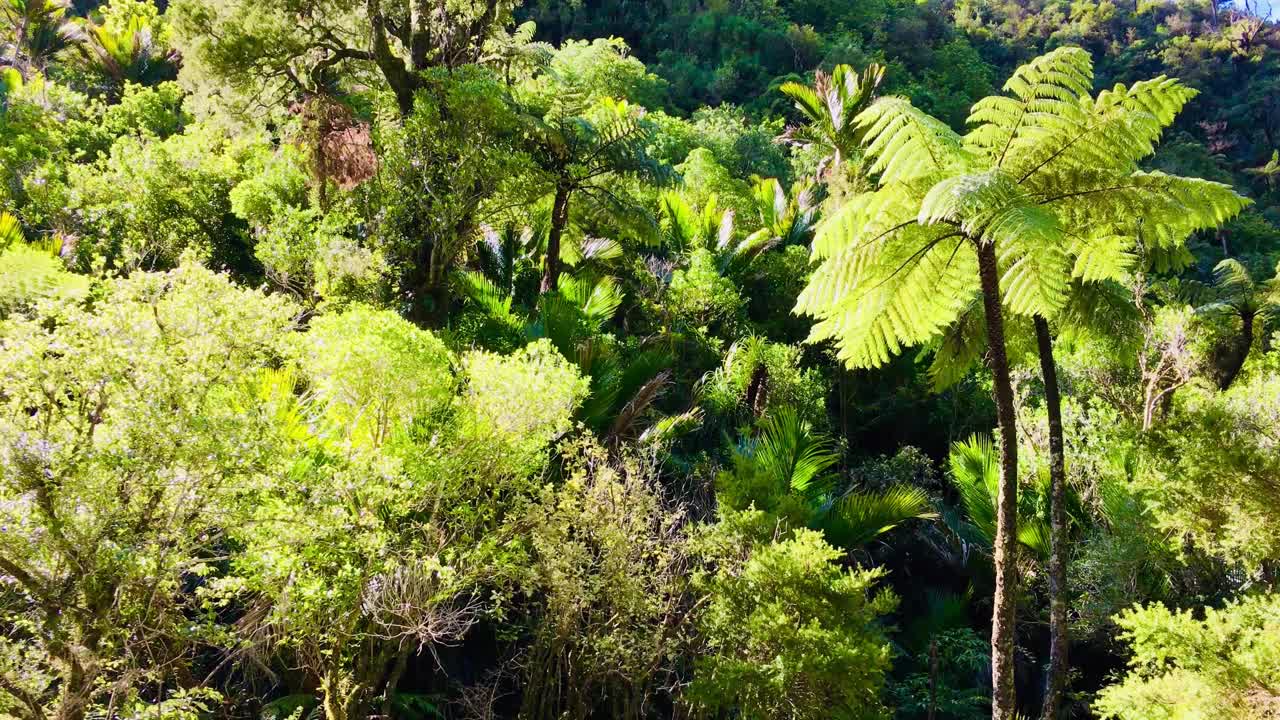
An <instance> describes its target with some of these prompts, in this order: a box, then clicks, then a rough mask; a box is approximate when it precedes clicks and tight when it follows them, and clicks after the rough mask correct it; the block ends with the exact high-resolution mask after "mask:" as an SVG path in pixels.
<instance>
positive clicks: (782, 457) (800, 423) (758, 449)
mask: <svg viewBox="0 0 1280 720" xmlns="http://www.w3.org/2000/svg"><path fill="white" fill-rule="evenodd" d="M754 459H755V462H756V466H757V467H758V468H759V469H760V470H761V471H762V472H763V473H765V474H766V476H768V477H770V478H772V479H773V480H774V481H776V482H777V486H778V487H780V488H785V489H786V490H787V491H788V492H791V493H793V494H795V495H799V496H801V497H804V498H807V499H810V500H812V499H816V498H819V497H822V496H824V495H826V494H827V493H828V492H829V490H830V485H831V479H830V477H828V475H827V471H828V470H830V469H831V467H832V466H834V465H835V464H836V462H837V461H838V460H839V458H838V457H837V455H836V452H835V445H834V444H833V443H832V442H831V440H830V439H829V438H827V437H825V436H822V435H816V434H814V433H813V432H812V430H811V428H810V427H809V424H808V423H807V422H805V421H804V420H803V419H801V418H800V416H799V414H797V413H796V411H795V410H793V409H791V408H780V409H779V410H777V411H776V412H774V413H773V414H772V415H769V416H767V417H765V419H764V421H763V422H762V424H761V428H760V437H759V438H758V439H757V441H756V445H755V451H754Z"/></svg>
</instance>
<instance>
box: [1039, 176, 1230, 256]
mask: <svg viewBox="0 0 1280 720" xmlns="http://www.w3.org/2000/svg"><path fill="white" fill-rule="evenodd" d="M1075 178H1076V179H1075V181H1074V182H1071V183H1069V184H1067V185H1066V186H1064V187H1062V188H1059V189H1058V190H1056V191H1055V192H1053V193H1051V194H1049V195H1046V196H1042V197H1040V198H1039V204H1040V205H1041V206H1042V207H1044V208H1046V209H1049V210H1051V211H1052V212H1054V213H1055V214H1056V215H1057V216H1058V218H1059V219H1060V221H1061V222H1062V224H1063V225H1064V226H1067V227H1087V228H1095V229H1097V230H1099V231H1100V230H1104V229H1106V230H1109V231H1113V232H1115V233H1116V234H1125V235H1136V236H1139V237H1140V238H1141V239H1142V241H1143V243H1144V244H1146V245H1148V246H1151V247H1157V248H1170V247H1176V246H1178V245H1181V244H1182V243H1183V242H1184V241H1185V240H1186V238H1187V237H1188V236H1189V235H1191V233H1193V232H1195V231H1197V230H1204V229H1207V228H1212V227H1217V226H1218V225H1221V224H1222V223H1224V222H1226V221H1227V220H1230V219H1231V218H1232V217H1234V216H1235V215H1236V214H1238V213H1239V212H1240V211H1241V210H1243V209H1244V208H1245V207H1248V205H1249V204H1250V202H1251V201H1250V200H1249V199H1248V198H1245V197H1243V196H1241V195H1239V194H1237V193H1236V192H1235V191H1234V190H1233V189H1232V188H1231V187H1230V186H1229V185H1224V184H1222V183H1216V182H1212V181H1210V180H1201V179H1199V178H1188V177H1179V176H1176V175H1166V174H1164V173H1162V172H1150V173H1147V172H1134V173H1130V174H1115V173H1108V172H1105V171H1094V170H1083V169H1082V170H1080V171H1078V172H1077V173H1076V174H1075Z"/></svg>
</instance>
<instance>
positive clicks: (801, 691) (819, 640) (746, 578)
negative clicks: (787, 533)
mask: <svg viewBox="0 0 1280 720" xmlns="http://www.w3.org/2000/svg"><path fill="white" fill-rule="evenodd" d="M745 522H747V523H749V522H750V518H747V519H746V520H745ZM734 543H736V544H737V547H736V554H737V557H739V558H745V559H743V560H741V561H735V560H734V559H733V556H728V557H725V558H724V559H723V561H722V564H721V565H720V567H718V568H717V569H716V570H715V571H714V572H711V573H709V574H707V575H706V576H704V577H702V578H701V580H700V582H701V583H702V584H701V587H702V589H703V590H704V592H706V593H707V595H708V598H707V606H706V610H705V612H704V613H703V614H702V616H701V618H700V619H699V627H700V629H701V631H702V632H703V633H704V634H705V642H706V645H707V648H706V651H705V653H704V654H703V655H702V656H701V657H699V658H698V659H697V661H696V662H695V664H694V675H693V681H692V683H691V684H690V685H689V688H688V691H687V694H686V701H687V702H688V703H689V705H690V706H691V708H692V709H693V710H694V712H695V714H702V715H707V716H711V717H715V716H717V714H718V713H725V712H730V711H733V710H735V709H736V712H738V713H740V714H741V715H742V716H743V717H752V718H762V719H763V718H795V719H799V718H815V719H816V718H840V719H842V720H843V719H850V720H853V719H861V718H883V717H887V714H888V713H887V711H886V709H885V707H884V705H883V704H882V702H881V699H880V691H881V687H882V686H883V684H884V675H885V672H886V671H887V669H888V667H889V658H890V648H889V644H888V642H887V641H886V640H885V638H884V636H883V635H882V633H881V631H880V629H879V628H878V627H877V625H876V623H877V620H878V618H879V617H880V616H881V615H883V614H885V613H887V612H889V611H890V610H892V609H893V608H894V606H895V605H896V603H897V598H896V597H894V596H893V594H892V593H890V592H888V591H884V590H881V591H874V590H873V589H872V586H873V585H874V584H875V582H876V580H877V579H879V577H880V572H878V571H875V570H847V569H844V568H842V567H841V566H840V565H839V564H838V563H837V560H838V559H839V558H840V556H841V554H842V553H841V552H840V551H839V550H837V549H835V548H833V547H831V546H830V545H828V544H826V543H825V542H824V541H823V540H822V534H821V533H818V532H814V531H811V530H800V531H797V532H796V533H795V535H794V537H791V538H789V539H784V540H780V541H777V542H769V543H761V542H758V541H757V542H753V541H752V540H750V539H749V538H748V537H747V536H746V535H740V536H739V537H737V538H734V539H733V540H732V541H731V543H730V547H733V544H734Z"/></svg>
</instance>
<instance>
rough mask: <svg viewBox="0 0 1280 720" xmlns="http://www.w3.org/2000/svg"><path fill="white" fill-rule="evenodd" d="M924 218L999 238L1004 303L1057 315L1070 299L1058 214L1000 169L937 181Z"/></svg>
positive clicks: (1023, 311)
mask: <svg viewBox="0 0 1280 720" xmlns="http://www.w3.org/2000/svg"><path fill="white" fill-rule="evenodd" d="M918 220H919V222H920V223H921V224H934V223H941V222H945V223H949V224H952V225H956V226H958V227H959V228H960V230H961V231H962V232H963V233H964V234H965V235H967V236H968V237H971V238H980V239H981V240H982V241H983V242H989V243H993V244H994V245H995V246H996V249H997V255H998V257H999V260H1000V263H1001V266H1002V268H1003V270H1004V272H1003V274H1002V276H1001V278H1000V285H1001V291H1002V292H1003V293H1004V302H1005V304H1006V305H1007V306H1008V307H1009V309H1010V310H1012V311H1013V312H1016V313H1019V314H1021V315H1028V316H1030V315H1041V316H1044V317H1052V316H1053V315H1054V314H1055V313H1057V311H1058V309H1060V308H1061V307H1062V305H1063V304H1065V303H1066V301H1067V297H1066V285H1067V268H1068V259H1067V255H1066V252H1065V250H1064V248H1063V244H1064V242H1063V233H1062V228H1061V226H1059V224H1058V219H1057V217H1056V216H1054V215H1053V213H1051V212H1049V211H1048V210H1045V209H1044V208H1041V207H1038V206H1037V205H1036V204H1035V202H1034V199H1033V198H1031V197H1030V196H1029V195H1028V194H1027V193H1026V192H1025V191H1024V190H1023V189H1022V187H1021V186H1020V185H1019V184H1018V183H1017V182H1016V181H1015V179H1014V178H1012V177H1011V176H1009V175H1008V174H1007V173H1005V172H1004V171H1002V170H1000V169H999V168H995V169H992V170H988V171H986V172H981V173H971V174H965V175H956V176H953V177H950V178H947V179H945V180H942V181H941V182H939V183H937V184H936V185H934V187H933V189H931V190H930V191H929V193H928V194H927V195H925V197H924V200H923V201H922V202H921V203H920V214H919V218H918Z"/></svg>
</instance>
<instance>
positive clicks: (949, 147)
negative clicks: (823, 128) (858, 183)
mask: <svg viewBox="0 0 1280 720" xmlns="http://www.w3.org/2000/svg"><path fill="white" fill-rule="evenodd" d="M857 122H858V126H859V128H860V129H861V130H862V131H863V132H864V133H865V140H864V151H865V152H866V155H867V158H868V159H869V160H870V161H871V165H870V168H869V169H868V172H870V173H871V174H873V175H877V174H878V175H879V176H880V183H881V184H882V185H883V184H888V183H893V182H896V181H900V180H911V179H913V178H920V177H926V176H931V175H936V174H937V173H940V172H945V171H947V170H950V169H952V168H955V167H956V166H959V165H963V164H965V163H966V161H967V154H966V153H965V151H964V149H963V147H962V143H961V140H960V136H959V135H957V134H956V133H955V131H954V130H952V129H951V128H949V127H947V125H946V124H945V123H943V122H942V121H940V120H938V119H937V118H934V117H932V116H931V115H929V114H928V113H926V112H924V111H922V110H920V109H919V108H917V107H915V106H914V105H912V104H911V101H910V100H907V99H905V98H900V97H884V98H880V99H879V100H877V101H875V102H874V103H872V104H871V105H870V106H869V107H868V108H867V109H866V110H864V111H862V112H861V113H860V114H859V115H858V118H857Z"/></svg>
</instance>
